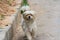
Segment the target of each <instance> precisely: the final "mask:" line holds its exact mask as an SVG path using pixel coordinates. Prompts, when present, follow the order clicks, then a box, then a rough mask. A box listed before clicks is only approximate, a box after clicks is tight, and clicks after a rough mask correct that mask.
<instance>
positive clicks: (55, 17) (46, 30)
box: [14, 0, 60, 40]
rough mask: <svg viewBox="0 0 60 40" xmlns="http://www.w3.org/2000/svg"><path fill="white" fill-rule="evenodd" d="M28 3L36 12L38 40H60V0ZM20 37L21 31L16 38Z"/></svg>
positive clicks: (31, 1)
mask: <svg viewBox="0 0 60 40" xmlns="http://www.w3.org/2000/svg"><path fill="white" fill-rule="evenodd" d="M28 3H29V5H30V7H31V9H32V10H35V11H36V22H37V27H38V31H37V35H38V36H37V38H36V40H60V0H28ZM18 37H19V31H18V32H17V34H16V36H15V38H18ZM15 38H14V40H15ZM19 38H20V37H19Z"/></svg>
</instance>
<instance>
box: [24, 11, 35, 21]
mask: <svg viewBox="0 0 60 40" xmlns="http://www.w3.org/2000/svg"><path fill="white" fill-rule="evenodd" d="M23 18H24V20H26V21H33V20H34V19H35V12H34V11H25V12H24V13H23Z"/></svg>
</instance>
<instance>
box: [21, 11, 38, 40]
mask: <svg viewBox="0 0 60 40" xmlns="http://www.w3.org/2000/svg"><path fill="white" fill-rule="evenodd" d="M22 28H23V31H24V33H25V35H26V36H27V39H28V40H33V39H34V38H35V37H36V32H37V26H36V21H35V12H34V11H25V12H24V13H23V20H22Z"/></svg>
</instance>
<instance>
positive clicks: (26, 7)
mask: <svg viewBox="0 0 60 40" xmlns="http://www.w3.org/2000/svg"><path fill="white" fill-rule="evenodd" d="M20 10H21V14H23V13H24V12H25V11H27V10H30V7H29V4H28V1H27V0H23V1H22V3H21V9H20Z"/></svg>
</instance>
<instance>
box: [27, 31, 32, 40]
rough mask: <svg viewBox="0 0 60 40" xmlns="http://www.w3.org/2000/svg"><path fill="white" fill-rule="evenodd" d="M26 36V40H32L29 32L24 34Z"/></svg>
mask: <svg viewBox="0 0 60 40" xmlns="http://www.w3.org/2000/svg"><path fill="white" fill-rule="evenodd" d="M26 36H27V38H28V40H32V36H31V34H30V32H26Z"/></svg>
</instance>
